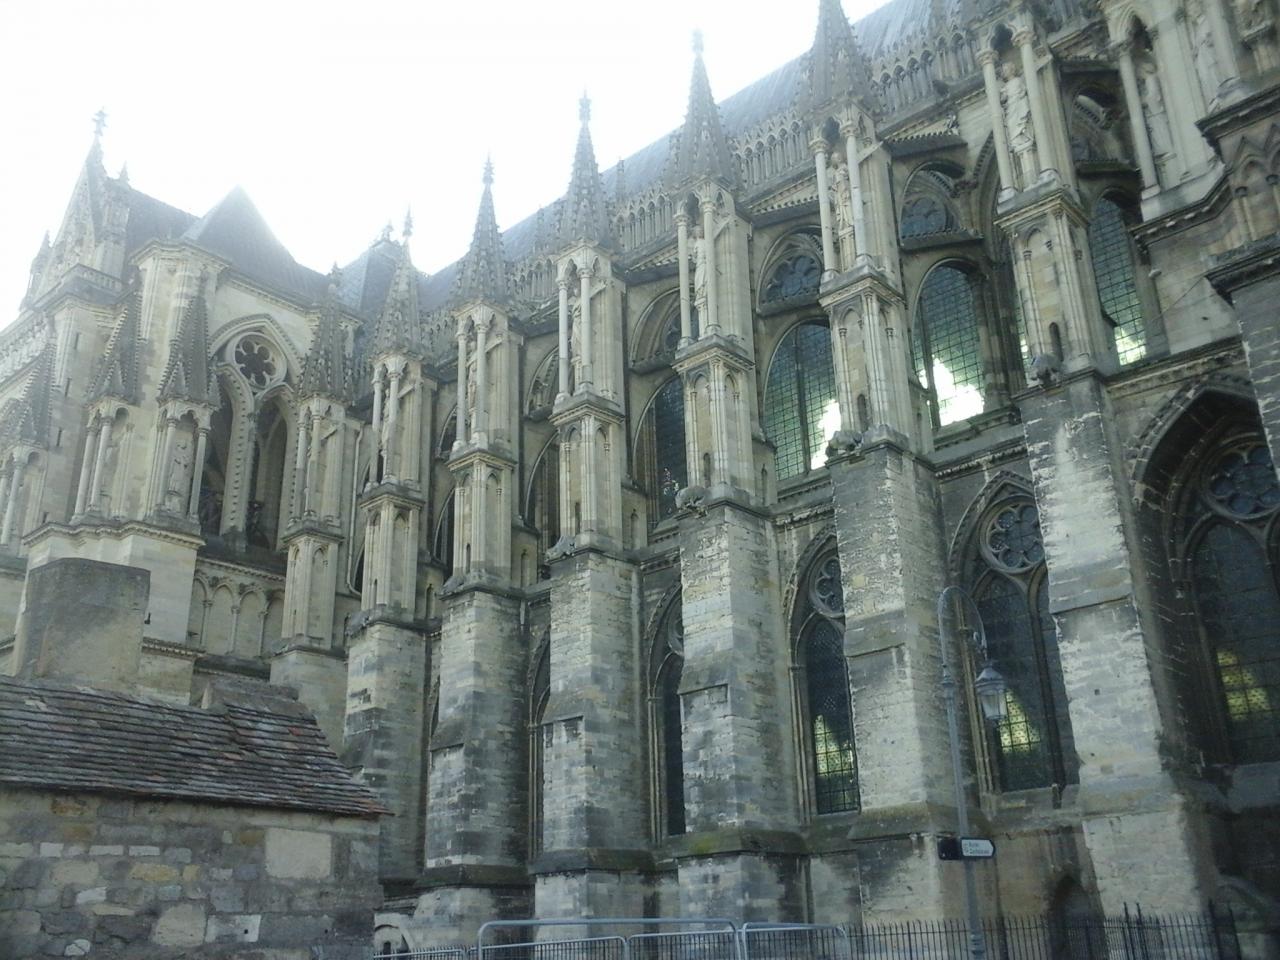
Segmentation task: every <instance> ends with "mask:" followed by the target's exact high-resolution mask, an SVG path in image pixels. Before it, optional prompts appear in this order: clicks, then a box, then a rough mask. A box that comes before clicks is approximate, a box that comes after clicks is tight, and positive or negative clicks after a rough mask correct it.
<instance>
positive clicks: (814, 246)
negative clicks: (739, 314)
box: [760, 229, 822, 309]
mask: <svg viewBox="0 0 1280 960" xmlns="http://www.w3.org/2000/svg"><path fill="white" fill-rule="evenodd" d="M769 260H770V263H769V264H768V265H767V266H766V268H765V273H764V276H765V279H764V282H762V283H761V284H760V305H761V306H762V307H764V306H772V307H775V308H777V309H781V308H782V305H785V304H789V303H804V302H809V303H812V302H813V300H814V298H815V297H817V295H818V287H819V286H820V285H821V283H822V241H821V238H820V235H819V234H818V233H817V231H814V230H809V229H805V230H800V231H798V232H796V233H793V234H791V235H790V236H788V237H787V238H786V239H784V240H783V241H782V242H781V243H780V244H779V246H778V247H777V248H776V249H775V252H773V253H772V254H771V255H770V258H769Z"/></svg>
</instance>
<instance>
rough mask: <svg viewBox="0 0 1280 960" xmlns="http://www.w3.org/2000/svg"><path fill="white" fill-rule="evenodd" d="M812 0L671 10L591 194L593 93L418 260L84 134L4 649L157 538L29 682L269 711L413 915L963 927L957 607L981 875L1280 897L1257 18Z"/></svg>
mask: <svg viewBox="0 0 1280 960" xmlns="http://www.w3.org/2000/svg"><path fill="white" fill-rule="evenodd" d="M818 7H819V10H818V23H817V27H816V33H815V38H814V42H813V46H812V48H811V49H810V50H809V52H808V53H806V54H805V55H803V56H801V57H799V58H798V59H796V60H794V61H792V62H790V63H787V64H784V65H782V66H780V67H778V68H777V69H776V70H774V71H773V72H772V73H770V74H768V75H767V76H765V77H764V78H763V79H761V80H760V81H758V82H757V83H755V84H753V85H752V86H750V87H748V88H747V89H745V90H743V91H741V92H740V93H738V94H736V95H734V96H732V97H730V98H728V99H726V100H723V101H720V102H717V101H716V100H715V98H714V97H713V95H712V86H711V83H710V80H709V78H708V75H707V71H706V69H705V68H704V65H703V61H702V56H701V49H700V46H699V43H698V42H696V43H695V54H694V58H693V66H692V81H691V84H690V89H689V99H688V103H687V106H686V107H685V114H684V122H683V125H682V126H679V127H678V128H677V129H676V130H675V131H674V132H673V133H672V134H671V135H670V136H669V137H664V138H663V139H662V140H660V141H658V142H656V143H654V144H652V145H650V146H648V147H646V148H645V149H643V150H641V151H640V152H639V153H637V154H636V155H635V156H633V157H630V158H628V159H627V160H625V162H621V163H619V164H618V165H617V166H616V167H615V168H613V169H611V170H607V171H605V172H603V173H601V172H600V170H599V169H598V167H597V163H596V158H595V154H594V150H593V147H592V141H591V134H590V105H589V103H588V102H586V101H585V100H584V102H583V103H582V104H581V105H580V111H581V132H580V134H579V137H578V141H577V144H576V147H574V146H573V145H571V144H568V143H566V144H564V145H563V148H564V153H565V160H566V173H568V174H569V176H568V189H567V191H566V192H565V193H564V195H563V196H562V197H561V198H560V199H559V200H556V201H555V202H554V203H551V204H550V205H548V206H546V207H545V208H544V209H542V210H541V211H539V212H538V213H537V214H536V215H535V216H533V217H531V218H529V219H528V220H526V221H524V222H522V223H518V224H516V225H514V226H512V227H510V228H509V229H507V230H506V231H505V232H503V231H500V230H499V228H498V225H497V224H498V217H497V214H496V212H495V209H496V208H495V189H496V190H497V191H498V192H499V193H500V183H499V184H498V185H497V188H495V182H494V172H493V169H492V168H487V169H486V170H485V171H484V174H483V182H482V185H481V184H477V186H482V189H481V191H480V202H479V213H478V215H477V218H476V224H475V232H474V236H473V239H472V242H471V247H470V251H469V252H468V253H467V255H466V257H465V258H463V259H462V260H461V261H459V262H458V263H456V264H453V265H451V266H447V267H445V268H444V269H442V270H440V271H439V272H437V273H431V274H428V273H424V272H422V271H420V270H419V269H418V268H417V267H415V265H414V263H413V259H412V256H411V253H410V244H411V234H412V224H411V223H408V222H406V223H405V224H404V227H403V229H402V230H401V231H399V232H398V233H396V234H394V235H393V231H392V230H391V229H390V228H388V229H387V230H386V231H385V232H384V233H383V234H382V236H380V237H379V238H378V239H377V240H376V241H375V242H374V243H373V244H372V245H371V246H370V247H369V248H368V249H367V250H366V251H365V252H364V253H363V254H361V256H360V257H359V258H357V259H356V260H355V261H354V262H352V263H349V264H347V265H346V266H343V267H341V268H337V267H335V268H334V269H333V271H332V272H330V273H329V274H328V275H324V274H319V273H315V272H313V271H311V270H309V269H307V268H305V267H302V266H300V265H299V264H298V263H297V262H295V261H294V259H293V258H292V257H291V256H290V254H289V253H288V252H287V251H286V250H285V249H284V247H283V246H281V244H280V243H279V242H278V241H277V240H276V239H275V238H274V237H273V235H272V233H271V231H270V230H269V229H268V227H267V225H266V224H265V223H264V222H263V220H262V218H261V217H260V216H259V214H258V213H257V211H256V210H255V208H254V206H253V204H252V203H251V201H250V200H249V198H248V197H247V196H246V195H245V194H244V193H243V192H241V191H239V190H235V191H232V192H231V193H230V194H229V195H228V196H227V197H226V198H225V199H224V200H222V201H221V202H220V203H218V204H217V205H216V206H215V207H214V208H213V209H211V210H209V211H208V212H206V213H204V214H203V215H202V216H197V215H193V214H191V213H188V212H185V211H182V210H179V209H176V208H174V207H171V206H169V205H167V204H165V203H163V202H162V201H160V200H157V199H154V198H152V197H150V196H147V195H146V194H144V193H142V192H140V191H139V190H137V189H135V188H134V187H133V186H132V185H131V184H130V183H129V182H128V180H127V178H125V177H124V176H123V175H122V176H120V177H115V178H113V177H111V176H109V175H108V174H107V172H106V171H105V169H104V167H103V163H102V155H101V148H100V145H99V142H98V139H97V138H95V140H94V143H93V146H92V148H91V150H90V152H89V155H88V158H87V160H86V162H85V164H84V167H83V171H82V173H81V175H80V179H79V181H78V183H77V184H76V186H75V190H74V193H73V196H72V199H71V202H70V205H69V208H68V211H67V213H66V216H65V219H64V221H63V223H62V226H61V228H60V230H59V232H58V234H57V237H56V239H54V240H53V241H52V243H50V242H49V240H48V239H47V238H46V241H45V243H44V244H43V246H42V247H41V249H40V251H39V253H38V255H37V257H36V259H35V262H34V263H33V265H32V270H31V279H30V287H29V290H28V293H27V296H26V297H25V299H24V301H23V303H22V306H21V309H20V312H19V314H18V317H17V319H16V321H15V322H13V323H11V324H10V325H9V326H8V327H7V328H6V329H5V331H4V333H3V334H0V404H2V405H3V414H0V457H2V458H3V460H2V463H3V466H2V467H0V637H4V638H5V639H2V640H0V670H3V671H5V672H8V673H14V674H21V673H22V671H23V670H24V669H25V666H24V664H25V654H24V640H23V638H24V626H23V617H24V603H25V601H24V596H25V585H26V582H27V574H28V571H32V570H35V569H37V568H39V567H40V566H42V565H44V564H48V563H50V562H53V561H56V560H59V559H62V558H67V557H78V558H84V559H87V560H92V561H95V562H97V563H99V564H118V565H124V566H128V567H133V568H140V569H142V570H144V571H146V572H147V574H148V575H149V584H150V586H149V590H150V592H149V599H148V600H147V609H146V624H145V626H144V628H143V638H142V647H141V652H140V654H138V653H137V651H134V653H133V654H132V659H130V660H129V662H128V663H125V662H119V663H113V662H111V660H112V657H113V654H112V653H111V652H110V649H109V647H106V648H104V649H106V650H107V652H106V653H105V654H104V656H103V662H92V663H89V662H77V663H65V664H61V665H60V667H59V668H60V669H61V670H62V672H63V673H64V674H65V675H66V676H67V677H68V678H69V679H72V680H74V681H76V682H80V683H85V684H89V685H92V684H93V683H94V682H95V677H96V676H98V675H99V674H100V673H101V672H102V671H112V672H113V674H112V675H113V676H116V677H119V676H122V675H127V676H128V677H129V683H130V684H131V686H132V687H133V689H135V690H136V691H137V692H138V693H139V694H140V695H145V696H147V697H150V698H154V699H158V700H161V701H169V702H176V703H181V704H190V703H197V702H199V701H200V699H201V697H202V692H203V691H204V690H205V688H206V687H207V686H208V685H209V684H211V683H213V682H215V681H216V680H219V679H227V678H231V679H234V680H235V681H236V682H237V683H240V684H242V685H246V686H247V687H248V688H250V689H253V688H256V689H264V690H265V689H266V687H267V685H272V686H274V687H281V688H283V687H287V688H291V689H292V690H293V691H296V696H297V697H298V698H299V700H300V701H301V702H302V703H303V704H304V705H305V706H306V707H307V708H308V709H310V710H311V711H313V712H314V714H315V716H316V717H317V719H318V721H319V724H320V726H321V728H322V729H323V730H324V732H325V734H326V735H327V737H328V739H329V741H330V743H331V744H332V745H333V747H334V748H335V749H336V750H337V751H338V752H339V753H340V754H341V755H342V757H343V759H344V760H345V761H346V762H347V763H348V764H349V765H350V766H351V767H352V768H353V769H355V770H357V771H359V773H360V774H361V776H362V777H363V780H364V782H365V783H366V784H368V785H369V786H370V787H371V788H372V789H373V790H374V791H375V792H376V793H377V794H378V796H379V797H380V798H381V801H382V803H383V804H385V806H386V807H387V808H388V809H389V810H390V811H391V812H392V813H393V814H394V816H391V817H387V818H384V820H383V823H382V829H381V839H380V847H379V871H380V874H381V878H382V881H383V886H384V890H385V892H386V896H387V898H388V899H387V903H386V912H385V913H384V914H381V915H380V916H381V921H382V922H383V924H384V925H389V926H393V927H399V928H400V930H402V931H404V932H405V933H406V935H409V934H413V935H414V936H416V937H417V938H418V939H419V940H421V939H422V938H423V936H424V935H427V934H429V937H430V938H431V939H433V940H435V941H439V942H450V941H457V940H460V939H465V938H473V937H474V936H475V933H476V930H477V928H478V926H479V925H480V924H481V923H483V922H484V921H486V920H488V919H491V918H494V917H499V916H526V915H539V916H564V917H578V916H584V915H597V916H601V915H604V916H609V915H612V916H641V915H657V914H664V915H680V914H683V915H686V916H724V917H734V918H740V919H763V918H768V919H787V920H801V919H811V920H815V921H830V922H847V921H851V920H857V919H863V920H867V921H872V920H875V921H882V920H883V921H894V920H900V919H907V918H928V917H953V916H958V915H960V914H961V912H962V910H963V903H962V898H961V895H960V891H959V886H958V884H957V883H956V882H955V875H954V874H952V873H948V869H949V867H948V866H947V865H946V864H940V863H939V862H938V859H937V856H936V853H935V850H934V839H935V838H936V837H938V836H939V835H942V834H946V833H949V832H951V831H954V829H955V826H956V823H955V813H954V807H953V802H952V797H953V777H952V772H951V769H952V768H951V765H950V763H949V759H948V757H949V752H948V751H949V747H948V732H947V724H946V721H945V714H944V698H943V695H942V693H941V689H942V687H941V682H942V658H941V656H940V653H939V639H940V630H939V622H938V614H937V599H938V596H939V592H940V591H941V590H942V589H943V588H944V587H945V586H948V585H954V586H958V587H961V588H963V589H964V590H966V591H967V592H968V593H969V594H971V595H972V597H973V598H974V600H975V603H976V606H977V609H978V611H979V612H980V613H981V615H982V620H983V623H984V625H985V649H980V648H979V647H978V646H975V645H974V644H972V643H969V642H967V640H964V641H957V642H956V643H955V646H954V649H951V650H950V651H949V657H948V659H949V660H950V662H951V663H952V664H953V665H954V671H955V674H956V677H955V678H954V679H955V682H956V686H957V689H958V695H959V698H960V706H961V717H960V720H961V722H960V730H959V733H960V739H961V741H962V751H963V755H964V766H965V768H966V769H967V770H968V771H969V772H970V774H971V776H970V777H968V778H966V789H967V791H968V803H969V806H970V810H971V817H972V818H973V819H974V821H975V823H977V824H978V825H979V828H980V829H981V831H982V833H983V835H984V836H991V837H994V838H996V839H997V842H998V845H999V848H1000V853H999V857H998V860H997V862H996V863H995V864H993V865H991V866H990V867H989V868H984V870H983V871H982V872H981V880H982V884H983V886H984V890H985V895H986V896H987V897H989V898H991V901H992V902H995V903H997V904H998V906H999V909H1000V910H1001V911H1003V912H1005V913H1010V914H1031V913H1046V912H1052V911H1071V910H1074V909H1089V908H1092V909H1096V910H1103V911H1107V912H1112V911H1119V910H1120V909H1121V908H1122V906H1123V904H1125V903H1134V902H1139V903H1141V904H1142V905H1143V907H1144V908H1146V909H1148V910H1151V911H1154V912H1172V911H1183V910H1198V909H1201V908H1202V907H1203V906H1204V904H1205V903H1206V902H1208V901H1210V900H1215V901H1218V902H1226V903H1230V904H1232V905H1233V906H1234V907H1235V908H1236V910H1237V912H1238V913H1239V914H1240V915H1241V916H1246V915H1248V916H1257V917H1266V916H1274V915H1275V911H1277V910H1278V909H1280V816H1278V814H1280V810H1278V809H1277V808H1278V806H1280V788H1278V787H1277V784H1278V783H1280V481H1278V480H1277V472H1276V467H1275V464H1276V462H1277V461H1278V460H1280V319H1278V314H1277V312H1276V310H1277V308H1276V304H1277V303H1280V238H1278V236H1277V232H1278V230H1280V186H1278V183H1280V38H1278V37H1277V28H1276V16H1277V9H1276V2H1275V0H1025V2H1016V0H1008V2H1002V0H891V2H890V3H889V4H888V5H887V6H885V7H883V8H881V9H880V10H878V11H876V12H875V13H873V14H871V15H869V16H868V17H866V18H865V19H864V20H862V21H861V22H859V23H856V24H852V25H851V24H850V22H849V20H848V19H847V18H846V17H845V15H844V13H843V11H842V10H841V9H840V6H839V2H838V0H820V2H819V3H818ZM671 111H672V115H673V117H675V116H678V111H679V105H678V104H671ZM571 153H572V157H571V160H572V162H571V164H570V163H569V161H570V154H571ZM477 173H479V171H477ZM90 587H91V585H88V584H87V585H86V589H89V588H90ZM86 629H88V630H92V629H94V625H86ZM944 636H945V632H944ZM129 656H130V655H128V654H126V653H125V652H123V651H122V652H121V653H120V657H121V659H122V661H123V660H124V659H129ZM986 667H991V668H993V669H994V670H996V671H998V673H999V674H1000V676H1002V677H1003V678H1004V681H1005V687H1004V690H1003V693H1002V694H1001V696H1003V704H1002V705H1001V709H999V710H998V711H996V715H997V716H998V717H999V719H996V720H987V719H986V718H985V717H986V715H985V714H984V712H983V711H982V710H980V709H979V706H978V699H977V697H976V696H975V694H974V685H973V684H974V680H975V678H976V675H977V674H978V673H980V672H981V671H983V669H984V668H986ZM122 672H123V673H122ZM424 932H425V934H424Z"/></svg>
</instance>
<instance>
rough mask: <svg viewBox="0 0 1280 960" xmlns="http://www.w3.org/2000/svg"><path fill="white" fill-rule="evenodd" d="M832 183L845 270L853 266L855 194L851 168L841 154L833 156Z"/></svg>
mask: <svg viewBox="0 0 1280 960" xmlns="http://www.w3.org/2000/svg"><path fill="white" fill-rule="evenodd" d="M827 175H828V177H829V178H830V183H831V203H832V206H833V207H834V208H835V228H836V237H837V238H838V239H839V241H840V252H841V254H842V257H841V259H842V260H843V261H844V265H845V268H846V269H848V268H850V267H852V266H853V258H854V250H853V193H852V191H851V190H850V187H849V168H848V166H847V165H846V164H845V160H844V156H843V155H842V154H839V153H833V154H832V155H831V167H830V169H829V171H828V174H827Z"/></svg>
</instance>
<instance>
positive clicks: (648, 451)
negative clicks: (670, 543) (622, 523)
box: [638, 377, 689, 529]
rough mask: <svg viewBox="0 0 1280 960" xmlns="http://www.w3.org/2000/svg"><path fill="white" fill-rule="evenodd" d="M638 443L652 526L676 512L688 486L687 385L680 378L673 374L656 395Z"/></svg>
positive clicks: (643, 423) (642, 424)
mask: <svg viewBox="0 0 1280 960" xmlns="http://www.w3.org/2000/svg"><path fill="white" fill-rule="evenodd" d="M638 446H639V450H638V454H639V460H640V463H641V468H642V472H641V476H642V477H643V479H644V486H645V491H646V493H647V494H648V498H649V527H650V529H652V528H653V527H654V526H656V525H657V524H658V523H660V522H662V521H663V520H666V519H667V518H668V517H671V516H674V515H675V512H676V494H677V493H679V492H680V491H681V490H682V489H683V488H684V487H687V486H688V485H689V468H688V462H687V460H688V453H687V450H686V448H685V425H684V384H683V383H682V382H681V380H680V378H679V377H672V378H671V379H670V380H668V381H667V382H666V383H664V384H663V385H662V386H661V387H659V388H658V392H657V393H655V394H654V397H653V401H652V402H651V403H650V404H649V409H648V410H646V411H645V415H644V418H643V420H642V421H641V424H640V434H639V441H638Z"/></svg>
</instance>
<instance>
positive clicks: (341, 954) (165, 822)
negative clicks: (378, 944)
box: [0, 677, 383, 960]
mask: <svg viewBox="0 0 1280 960" xmlns="http://www.w3.org/2000/svg"><path fill="white" fill-rule="evenodd" d="M382 812H383V809H382V807H381V806H380V804H379V803H378V802H377V800H376V799H375V798H374V796H373V795H372V794H371V793H370V792H369V791H368V789H366V788H365V787H364V786H363V785H362V784H360V783H358V782H357V781H355V780H354V779H353V778H352V776H351V775H350V773H349V772H348V771H347V770H346V769H345V768H344V767H343V765H342V763H341V762H340V761H339V760H338V758H337V756H336V755H335V754H334V752H333V751H332V749H331V748H330V747H329V745H328V744H327V742H326V741H325V738H324V735H323V734H322V733H321V731H320V728H319V727H318V726H317V725H316V722H315V720H314V718H313V717H312V716H311V715H310V714H309V713H308V712H307V711H306V710H305V709H304V708H302V707H301V706H299V705H298V704H296V703H293V702H290V701H288V700H286V699H284V698H276V697H267V698H264V699H260V700H257V701H254V700H252V699H247V698H244V697H243V696H240V697H236V696H226V695H223V696H219V695H217V692H216V691H215V693H214V695H213V696H211V697H210V698H208V699H207V702H206V704H205V706H204V708H203V709H202V708H201V707H194V706H176V705H173V704H170V703H163V702H159V701H154V700H150V699H144V698H141V697H137V696H131V695H128V694H124V693H118V692H112V691H105V690H101V689H94V688H89V687H81V686H73V685H69V684H66V683H61V682H56V681H49V680H18V679H12V678H8V677H0V957H4V958H6V960H22V958H27V957H47V956H55V957H57V956H68V957H74V956H91V957H104V958H105V957H112V958H115V957H128V958H130V960H153V958H154V960H159V958H177V957H183V958H201V960H203V958H214V957H218V958H222V957H237V958H253V960H283V958H295V957H310V956H311V950H310V948H311V947H312V946H313V945H315V944H324V950H325V955H326V957H331V958H346V957H357V956H361V955H362V954H363V951H364V950H365V949H366V948H367V945H368V944H369V942H370V937H371V935H372V923H373V911H374V909H375V908H376V907H377V905H378V903H379V902H380V900H381V893H380V888H379V886H378V882H377V873H378V817H379V815H380V814H381V813H382Z"/></svg>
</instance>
